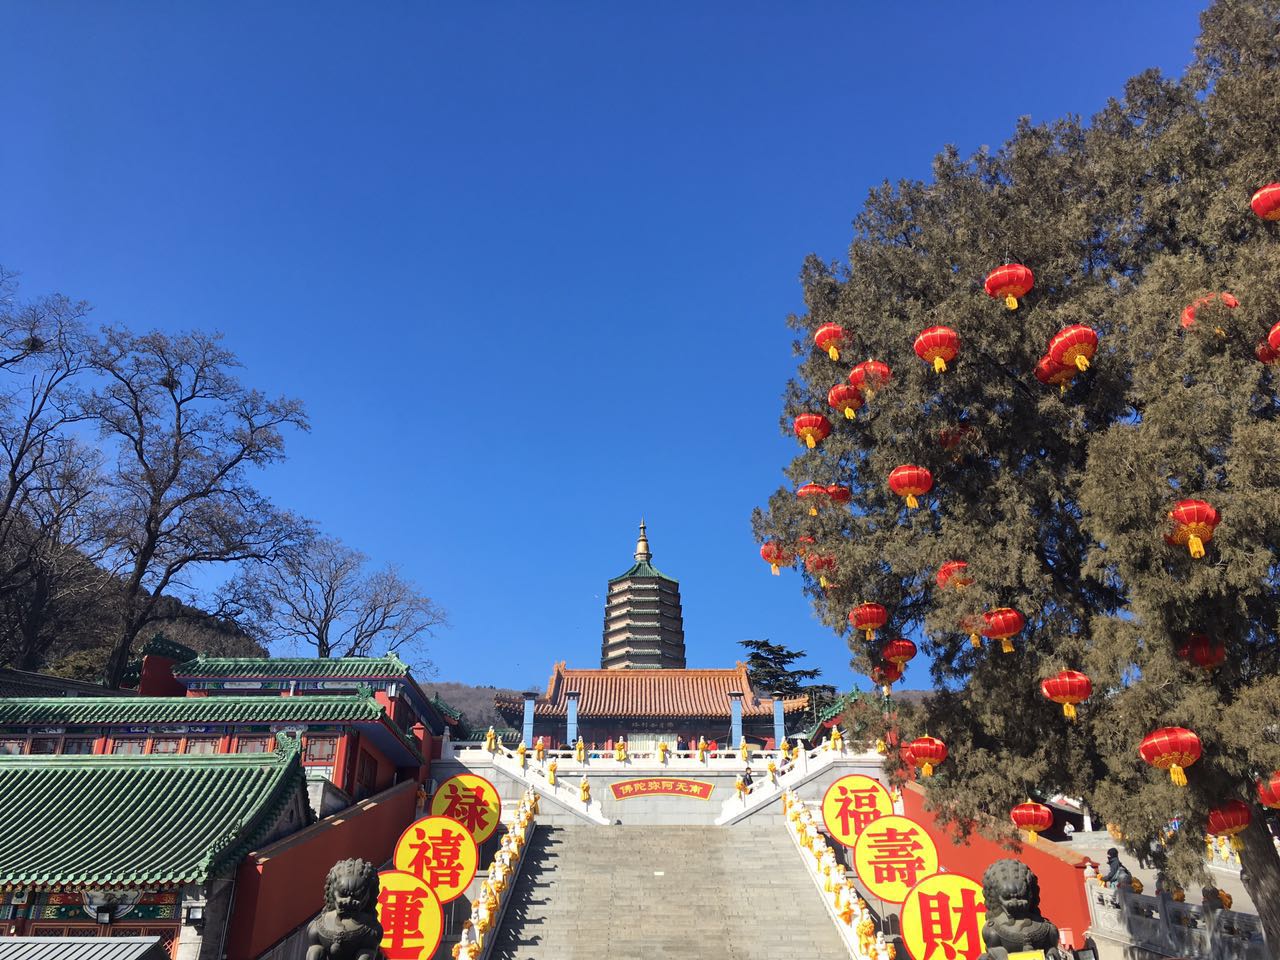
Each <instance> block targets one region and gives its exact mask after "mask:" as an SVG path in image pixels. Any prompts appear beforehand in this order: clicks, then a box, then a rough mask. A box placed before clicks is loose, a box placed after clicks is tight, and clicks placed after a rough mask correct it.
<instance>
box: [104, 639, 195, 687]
mask: <svg viewBox="0 0 1280 960" xmlns="http://www.w3.org/2000/svg"><path fill="white" fill-rule="evenodd" d="M148 654H154V655H156V656H160V657H169V658H170V659H171V660H174V661H177V662H181V661H183V660H190V659H192V658H193V657H195V656H196V655H197V654H196V651H195V650H192V649H191V648H190V647H188V646H184V645H183V644H181V643H177V642H175V641H173V640H170V639H169V638H168V637H166V636H165V635H164V634H163V633H157V634H156V635H155V636H154V637H152V638H151V639H150V640H148V641H147V642H146V643H144V644H143V645H142V649H141V650H139V651H138V658H137V659H136V660H131V661H129V665H128V666H127V667H125V670H124V674H123V675H122V676H121V677H120V682H121V683H123V684H124V685H125V686H127V687H136V686H137V685H138V681H139V680H141V679H142V658H143V657H145V656H147V655H148Z"/></svg>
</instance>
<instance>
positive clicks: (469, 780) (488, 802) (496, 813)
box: [431, 773, 502, 844]
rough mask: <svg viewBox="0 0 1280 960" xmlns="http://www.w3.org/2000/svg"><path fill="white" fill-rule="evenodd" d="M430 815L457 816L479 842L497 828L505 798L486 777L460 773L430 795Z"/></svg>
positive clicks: (455, 818)
mask: <svg viewBox="0 0 1280 960" xmlns="http://www.w3.org/2000/svg"><path fill="white" fill-rule="evenodd" d="M431 815H432V816H433V817H448V818H449V819H450V820H457V821H458V822H459V823H460V824H462V825H463V826H464V827H466V828H467V832H468V833H470V834H471V836H473V837H474V838H475V841H476V843H477V844H480V843H484V842H485V841H486V840H488V839H489V838H490V837H491V836H493V831H494V830H496V829H498V818H499V817H500V816H501V815H502V800H501V798H500V797H499V796H498V790H497V788H496V787H494V785H493V784H492V783H490V782H489V781H488V780H486V779H485V778H484V777H478V776H476V775H475V774H474V773H460V774H458V775H457V776H456V777H450V778H449V779H448V780H446V781H445V782H444V783H442V784H440V789H439V790H437V791H436V793H435V796H433V797H432V798H431Z"/></svg>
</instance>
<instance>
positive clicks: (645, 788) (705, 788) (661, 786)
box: [609, 777, 713, 800]
mask: <svg viewBox="0 0 1280 960" xmlns="http://www.w3.org/2000/svg"><path fill="white" fill-rule="evenodd" d="M712 787H713V784H710V783H708V782H707V781H706V780H686V779H683V778H680V777H663V778H661V779H652V780H650V779H644V780H640V779H637V780H618V781H616V782H614V783H611V784H609V789H611V790H612V791H613V799H615V800H629V799H630V798H632V797H652V796H668V797H695V798H697V799H698V800H710V799H711V790H712Z"/></svg>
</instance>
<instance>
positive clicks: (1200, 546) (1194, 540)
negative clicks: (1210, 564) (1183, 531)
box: [1187, 533, 1204, 560]
mask: <svg viewBox="0 0 1280 960" xmlns="http://www.w3.org/2000/svg"><path fill="white" fill-rule="evenodd" d="M1187 549H1188V550H1190V551H1191V558H1192V559H1193V560H1199V559H1200V558H1201V557H1203V556H1204V541H1203V540H1201V539H1200V538H1199V537H1197V536H1196V535H1195V534H1194V533H1193V534H1192V535H1191V536H1189V537H1187Z"/></svg>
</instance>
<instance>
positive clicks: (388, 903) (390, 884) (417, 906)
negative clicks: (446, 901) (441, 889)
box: [378, 870, 444, 960]
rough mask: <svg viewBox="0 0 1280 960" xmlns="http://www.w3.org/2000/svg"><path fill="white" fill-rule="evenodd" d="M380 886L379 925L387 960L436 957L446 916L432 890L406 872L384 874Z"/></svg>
mask: <svg viewBox="0 0 1280 960" xmlns="http://www.w3.org/2000/svg"><path fill="white" fill-rule="evenodd" d="M378 883H379V884H380V885H381V888H382V889H381V890H379V891H378V922H379V923H380V924H382V952H383V954H384V955H385V956H386V958H387V960H421V958H423V957H429V956H431V955H432V954H433V953H435V952H436V947H438V946H440V938H441V937H442V936H443V935H444V912H443V911H442V910H441V909H440V901H439V900H437V899H436V895H435V893H434V892H433V891H432V890H431V888H430V887H428V886H427V885H426V884H425V883H424V882H423V881H421V880H419V879H418V878H417V877H415V876H414V875H413V874H412V873H405V872H404V871H403V870H383V871H382V872H381V873H379V874H378Z"/></svg>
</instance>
